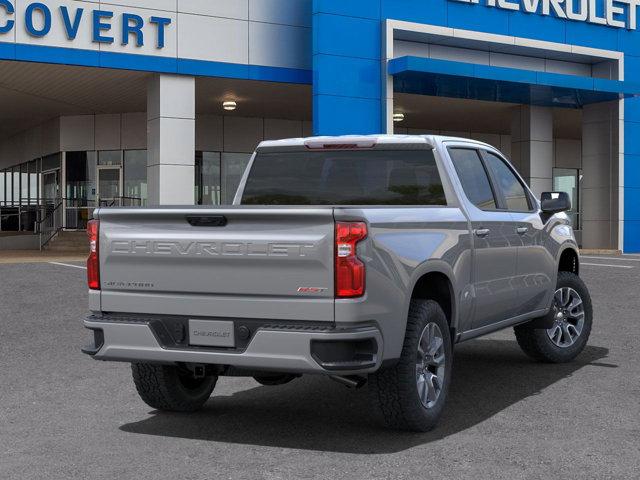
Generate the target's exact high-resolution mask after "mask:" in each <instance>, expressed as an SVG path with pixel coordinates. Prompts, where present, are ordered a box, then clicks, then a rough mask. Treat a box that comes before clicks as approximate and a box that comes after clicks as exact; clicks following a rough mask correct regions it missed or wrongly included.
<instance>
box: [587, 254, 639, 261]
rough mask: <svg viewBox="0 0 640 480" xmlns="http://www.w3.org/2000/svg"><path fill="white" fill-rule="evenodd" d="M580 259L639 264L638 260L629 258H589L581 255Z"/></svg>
mask: <svg viewBox="0 0 640 480" xmlns="http://www.w3.org/2000/svg"><path fill="white" fill-rule="evenodd" d="M580 258H589V259H592V260H616V261H618V262H640V258H631V257H590V256H587V255H581V256H580Z"/></svg>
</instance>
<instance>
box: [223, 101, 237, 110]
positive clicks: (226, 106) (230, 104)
mask: <svg viewBox="0 0 640 480" xmlns="http://www.w3.org/2000/svg"><path fill="white" fill-rule="evenodd" d="M237 106H238V104H237V103H236V102H234V101H228V102H222V108H224V109H225V110H227V111H229V112H231V111H233V110H235V109H236V107H237Z"/></svg>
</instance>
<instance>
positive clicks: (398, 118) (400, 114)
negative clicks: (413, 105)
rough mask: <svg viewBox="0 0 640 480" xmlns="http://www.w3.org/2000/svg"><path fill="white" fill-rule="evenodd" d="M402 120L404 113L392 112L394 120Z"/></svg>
mask: <svg viewBox="0 0 640 480" xmlns="http://www.w3.org/2000/svg"><path fill="white" fill-rule="evenodd" d="M403 120H404V113H394V114H393V121H394V122H401V121H403Z"/></svg>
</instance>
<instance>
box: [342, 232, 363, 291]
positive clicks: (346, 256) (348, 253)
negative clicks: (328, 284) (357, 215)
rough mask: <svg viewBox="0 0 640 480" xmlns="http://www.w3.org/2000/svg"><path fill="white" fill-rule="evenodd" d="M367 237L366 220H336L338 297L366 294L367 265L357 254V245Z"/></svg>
mask: <svg viewBox="0 0 640 480" xmlns="http://www.w3.org/2000/svg"><path fill="white" fill-rule="evenodd" d="M366 237H367V225H366V224H365V223H364V222H336V246H335V249H336V250H335V255H336V267H335V269H336V271H335V274H336V280H335V281H336V297H339V298H353V297H361V296H362V295H364V280H365V266H364V263H362V261H360V259H359V258H358V256H357V255H356V245H357V244H358V242H360V241H362V240H364V239H365V238H366Z"/></svg>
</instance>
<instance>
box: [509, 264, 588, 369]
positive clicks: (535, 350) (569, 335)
mask: <svg viewBox="0 0 640 480" xmlns="http://www.w3.org/2000/svg"><path fill="white" fill-rule="evenodd" d="M548 315H549V316H550V318H549V321H550V322H553V326H552V327H551V328H549V329H544V328H532V327H530V326H528V325H527V324H524V325H518V326H517V327H515V328H514V331H515V334H516V339H517V340H518V344H519V345H520V348H522V350H523V351H524V353H526V354H527V355H529V356H530V357H531V358H533V359H535V360H538V361H541V362H548V363H564V362H570V361H571V360H573V359H574V358H576V357H577V356H578V355H579V354H580V352H582V350H584V347H585V346H586V345H587V340H589V335H590V334H591V325H592V323H593V309H592V307H591V296H590V295H589V290H588V289H587V286H586V285H585V284H584V282H583V281H582V279H581V278H580V277H578V276H577V275H576V274H574V273H571V272H560V273H558V284H557V286H556V293H555V295H554V298H553V306H552V307H551V311H550V312H549V314H548Z"/></svg>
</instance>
